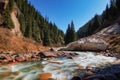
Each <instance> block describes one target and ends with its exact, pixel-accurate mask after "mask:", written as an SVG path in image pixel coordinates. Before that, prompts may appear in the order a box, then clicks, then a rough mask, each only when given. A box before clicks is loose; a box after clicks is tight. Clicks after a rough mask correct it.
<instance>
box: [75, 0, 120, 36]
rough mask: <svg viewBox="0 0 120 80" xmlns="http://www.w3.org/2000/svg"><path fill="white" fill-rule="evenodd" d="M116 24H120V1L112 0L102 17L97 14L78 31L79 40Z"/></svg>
mask: <svg viewBox="0 0 120 80" xmlns="http://www.w3.org/2000/svg"><path fill="white" fill-rule="evenodd" d="M116 22H118V23H120V0H110V4H109V5H107V6H106V9H105V11H103V13H102V14H101V15H98V14H96V15H95V16H94V17H93V18H92V19H91V20H90V21H88V22H87V23H86V24H85V25H84V26H82V27H81V28H80V29H79V30H78V32H77V35H78V38H82V37H86V36H89V35H92V34H94V33H96V32H98V31H100V30H102V29H103V28H105V27H108V26H110V25H111V24H114V23H116Z"/></svg>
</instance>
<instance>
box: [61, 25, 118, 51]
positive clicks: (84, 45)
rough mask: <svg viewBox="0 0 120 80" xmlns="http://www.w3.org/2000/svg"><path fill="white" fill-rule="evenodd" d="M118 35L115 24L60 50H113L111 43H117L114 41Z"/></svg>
mask: <svg viewBox="0 0 120 80" xmlns="http://www.w3.org/2000/svg"><path fill="white" fill-rule="evenodd" d="M119 35H120V24H118V23H116V24H114V25H111V26H109V27H107V28H104V29H103V30H101V31H100V32H98V33H96V34H94V35H92V36H89V37H85V38H82V39H80V40H78V41H75V42H72V43H70V44H68V45H67V47H65V48H63V49H61V50H84V51H86V50H87V51H105V50H107V49H111V48H113V44H112V43H114V44H116V43H117V42H115V40H116V38H118V36H119ZM119 40H120V39H118V41H119Z"/></svg>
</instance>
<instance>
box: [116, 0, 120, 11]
mask: <svg viewBox="0 0 120 80" xmlns="http://www.w3.org/2000/svg"><path fill="white" fill-rule="evenodd" d="M116 6H117V8H118V10H120V0H116Z"/></svg>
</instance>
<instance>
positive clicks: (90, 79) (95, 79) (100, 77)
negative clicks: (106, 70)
mask: <svg viewBox="0 0 120 80" xmlns="http://www.w3.org/2000/svg"><path fill="white" fill-rule="evenodd" d="M84 80H106V79H105V78H104V75H101V74H99V75H93V76H88V77H86V78H85V79H84Z"/></svg>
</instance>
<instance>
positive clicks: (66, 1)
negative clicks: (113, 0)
mask: <svg viewBox="0 0 120 80" xmlns="http://www.w3.org/2000/svg"><path fill="white" fill-rule="evenodd" d="M29 1H30V2H31V4H32V5H34V7H35V8H36V9H37V10H38V11H39V12H40V13H41V14H42V15H43V16H44V17H45V16H47V17H49V20H50V21H52V22H55V23H56V25H57V26H58V27H59V28H60V29H62V30H63V31H64V32H65V31H66V29H67V25H68V24H69V23H71V21H72V20H73V22H74V24H75V30H78V29H79V28H80V27H81V26H83V25H84V24H85V23H86V22H88V21H89V20H90V19H91V18H92V17H93V16H94V15H95V14H96V13H97V14H101V13H102V12H103V10H104V9H105V7H106V4H107V3H109V1H110V0H29Z"/></svg>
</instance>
